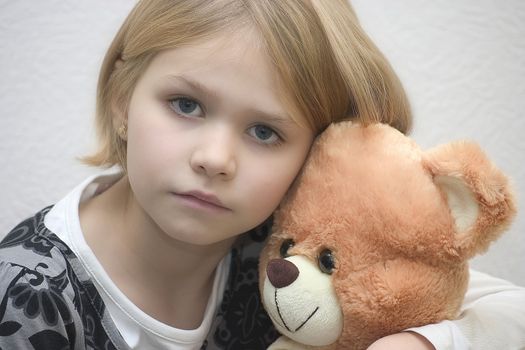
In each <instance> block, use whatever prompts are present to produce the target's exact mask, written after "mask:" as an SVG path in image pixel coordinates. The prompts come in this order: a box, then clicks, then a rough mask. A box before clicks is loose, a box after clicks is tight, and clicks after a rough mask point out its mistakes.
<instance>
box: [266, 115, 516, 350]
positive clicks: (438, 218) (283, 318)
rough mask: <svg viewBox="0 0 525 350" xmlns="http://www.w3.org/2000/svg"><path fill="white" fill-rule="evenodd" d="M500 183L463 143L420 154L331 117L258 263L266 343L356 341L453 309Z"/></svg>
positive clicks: (506, 201)
mask: <svg viewBox="0 0 525 350" xmlns="http://www.w3.org/2000/svg"><path fill="white" fill-rule="evenodd" d="M515 212H516V208H515V202H514V196H513V193H512V191H511V188H510V185H509V181H508V179H507V178H506V177H505V175H504V174H503V173H502V172H501V171H500V170H498V169H497V168H496V167H495V166H494V165H493V164H492V163H491V162H490V161H489V159H488V158H487V157H486V155H485V154H484V153H483V151H482V150H481V149H480V147H479V146H478V145H477V144H476V143H473V142H468V141H457V142H451V143H448V144H444V145H440V146H437V147H435V148H433V149H430V150H427V151H423V150H421V148H420V147H418V145H417V144H416V143H415V142H414V141H413V140H412V139H411V138H409V137H407V136H405V135H404V134H402V133H401V132H399V131H397V130H396V129H394V128H392V127H390V126H387V125H384V124H370V125H361V124H359V123H355V122H351V121H344V122H339V123H335V124H332V125H330V126H329V127H328V128H327V129H326V130H325V131H324V132H323V133H322V134H321V135H320V136H319V137H318V138H317V139H316V140H315V142H314V144H313V146H312V149H311V151H310V154H309V156H308V159H307V161H306V163H305V165H304V167H303V169H302V171H301V173H300V174H299V176H298V177H297V179H296V181H295V182H294V184H293V186H292V188H291V189H290V190H289V193H288V194H287V196H286V197H285V199H284V200H283V202H282V203H281V205H280V207H279V209H278V210H277V211H276V213H275V215H274V224H273V227H272V234H271V236H270V238H269V239H268V242H267V243H266V245H265V247H264V249H263V251H262V253H261V256H260V260H259V287H260V292H261V299H262V301H263V305H264V307H265V309H266V311H267V313H268V315H269V316H270V318H271V320H272V322H273V324H274V325H275V327H276V329H277V330H278V331H279V332H280V333H281V334H282V336H281V337H280V338H278V339H277V341H276V342H275V343H273V344H272V345H271V346H270V348H269V349H288V350H291V349H330V350H333V349H345V350H348V349H350V350H364V349H367V348H368V346H369V345H371V344H372V343H373V342H374V341H375V340H377V339H379V338H381V337H384V336H386V335H389V334H393V333H398V332H400V331H403V330H405V329H408V328H410V327H417V326H421V325H426V324H431V323H436V322H439V321H441V320H445V319H454V318H456V317H457V316H458V312H459V310H460V306H461V303H462V300H463V298H464V294H465V291H466V288H467V284H468V279H469V270H468V260H469V259H470V258H472V257H473V256H474V255H476V254H478V253H482V252H484V251H485V250H486V249H487V248H488V246H489V244H490V243H491V242H493V241H494V240H496V239H497V238H498V237H499V236H500V235H501V233H502V232H504V231H505V230H506V229H507V228H508V226H509V224H510V222H511V220H512V218H513V216H514V215H515Z"/></svg>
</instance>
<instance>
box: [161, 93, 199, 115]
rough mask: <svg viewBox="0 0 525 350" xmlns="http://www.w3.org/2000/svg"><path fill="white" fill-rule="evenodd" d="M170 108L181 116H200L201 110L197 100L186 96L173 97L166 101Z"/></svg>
mask: <svg viewBox="0 0 525 350" xmlns="http://www.w3.org/2000/svg"><path fill="white" fill-rule="evenodd" d="M168 103H169V106H170V108H171V109H172V110H173V111H174V112H175V113H177V114H179V115H181V116H183V117H202V116H203V111H202V108H201V106H200V104H199V102H197V101H195V100H193V99H191V98H188V97H175V98H172V99H170V100H169V101H168Z"/></svg>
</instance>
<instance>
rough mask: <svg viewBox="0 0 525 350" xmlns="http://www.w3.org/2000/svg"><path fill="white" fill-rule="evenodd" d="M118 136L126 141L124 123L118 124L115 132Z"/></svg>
mask: <svg viewBox="0 0 525 350" xmlns="http://www.w3.org/2000/svg"><path fill="white" fill-rule="evenodd" d="M117 134H118V136H120V138H121V139H122V140H124V141H127V140H128V125H127V124H126V123H122V124H120V126H119V128H118V130H117Z"/></svg>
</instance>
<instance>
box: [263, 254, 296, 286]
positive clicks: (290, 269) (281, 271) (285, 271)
mask: <svg viewBox="0 0 525 350" xmlns="http://www.w3.org/2000/svg"><path fill="white" fill-rule="evenodd" d="M266 274H267V275H268V279H269V280H270V282H271V283H272V285H273V286H274V287H275V288H283V287H286V286H289V285H290V284H292V283H293V282H294V281H295V280H296V279H297V277H298V276H299V269H298V268H297V266H295V265H294V264H293V263H292V262H290V261H288V260H285V259H273V260H270V262H269V263H268V266H266Z"/></svg>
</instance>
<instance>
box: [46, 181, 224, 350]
mask: <svg viewBox="0 0 525 350" xmlns="http://www.w3.org/2000/svg"><path fill="white" fill-rule="evenodd" d="M121 176H122V175H121V174H119V173H115V172H113V173H109V174H105V175H104V174H103V175H98V176H92V177H90V178H88V179H86V180H85V181H84V182H82V183H81V184H80V185H78V186H77V187H76V188H74V189H73V190H72V191H71V192H70V193H69V194H67V195H66V196H65V197H64V198H63V199H62V200H61V201H59V202H58V203H57V204H56V205H55V206H54V207H53V208H52V209H51V211H50V212H49V213H48V214H47V215H46V218H45V221H44V223H45V225H46V227H47V228H48V229H49V230H50V231H52V232H54V233H55V234H56V235H57V236H58V237H59V238H60V239H61V240H63V241H64V242H65V243H66V244H67V245H68V246H69V248H70V249H71V250H72V251H73V252H74V253H75V254H76V255H77V257H78V259H79V260H80V262H81V263H82V265H83V267H84V268H85V269H86V271H88V273H89V274H90V276H91V278H92V279H93V283H94V284H95V286H96V288H97V290H98V292H99V293H100V295H101V296H102V299H103V300H104V303H105V304H106V307H107V309H108V311H109V314H110V315H111V318H112V319H113V321H114V323H115V325H116V326H117V328H118V330H119V331H120V333H121V335H122V337H123V338H124V340H125V341H126V343H127V344H128V345H129V346H130V347H131V348H132V349H159V350H189V349H200V347H201V345H202V343H203V341H204V340H205V339H206V336H207V335H208V332H209V330H210V327H211V324H212V321H213V318H214V316H215V312H216V308H217V306H218V305H219V304H220V302H221V300H222V295H223V292H224V289H225V286H226V281H227V279H228V271H229V264H230V256H229V255H227V256H226V257H225V258H223V259H222V261H221V262H220V263H219V265H218V266H217V269H216V271H215V279H214V282H213V290H212V293H211V295H210V298H209V300H208V304H207V306H206V311H205V313H204V319H203V321H202V323H201V325H200V326H199V327H198V328H196V329H192V330H183V329H178V328H174V327H171V326H168V325H166V324H164V323H162V322H160V321H157V320H156V319H154V318H153V317H151V316H149V315H148V314H146V313H145V312H143V311H142V310H141V309H139V308H138V307H137V306H136V305H135V304H133V303H132V302H131V300H129V299H128V298H127V297H126V295H124V293H122V291H120V290H119V288H118V287H117V286H116V285H115V284H114V283H113V281H112V280H111V279H110V278H109V276H108V274H107V273H106V271H104V268H103V267H102V265H101V264H100V262H99V261H98V259H97V257H96V256H95V255H94V254H93V251H92V250H91V248H90V247H89V246H88V245H87V243H86V241H85V239H84V235H83V233H82V230H81V227H80V220H79V214H78V209H79V204H80V203H81V202H82V201H85V200H87V199H88V198H91V197H93V196H94V195H95V194H97V193H100V192H101V191H104V190H105V189H107V188H108V187H110V186H111V185H112V184H113V183H115V182H116V181H117V180H118V179H119V178H120V177H121Z"/></svg>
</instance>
